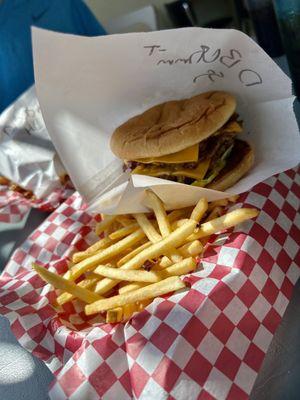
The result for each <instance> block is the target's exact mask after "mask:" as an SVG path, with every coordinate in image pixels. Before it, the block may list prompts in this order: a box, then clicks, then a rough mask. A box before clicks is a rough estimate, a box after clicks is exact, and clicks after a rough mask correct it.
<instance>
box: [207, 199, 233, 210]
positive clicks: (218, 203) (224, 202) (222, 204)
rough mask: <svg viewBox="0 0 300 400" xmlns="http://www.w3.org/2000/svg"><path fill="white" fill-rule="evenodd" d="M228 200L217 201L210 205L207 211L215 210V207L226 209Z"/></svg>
mask: <svg viewBox="0 0 300 400" xmlns="http://www.w3.org/2000/svg"><path fill="white" fill-rule="evenodd" d="M228 201H229V200H228V199H221V200H215V201H212V202H211V203H209V204H208V208H207V211H209V212H210V211H211V210H213V209H214V208H215V207H226V206H227V205H228Z"/></svg>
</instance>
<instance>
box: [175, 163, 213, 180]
mask: <svg viewBox="0 0 300 400" xmlns="http://www.w3.org/2000/svg"><path fill="white" fill-rule="evenodd" d="M209 164H210V160H209V159H208V160H204V161H202V162H200V163H199V164H198V165H197V167H196V168H193V169H192V168H184V169H178V170H176V171H174V172H173V173H172V175H175V176H185V177H187V178H193V179H196V180H200V179H203V178H204V177H205V175H206V172H207V170H208V168H209Z"/></svg>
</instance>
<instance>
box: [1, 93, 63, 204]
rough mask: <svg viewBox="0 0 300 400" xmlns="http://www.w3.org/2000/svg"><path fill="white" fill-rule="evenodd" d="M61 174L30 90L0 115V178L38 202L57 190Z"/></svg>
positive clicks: (36, 101)
mask: <svg viewBox="0 0 300 400" xmlns="http://www.w3.org/2000/svg"><path fill="white" fill-rule="evenodd" d="M63 174H65V170H64V168H63V166H62V164H61V162H60V160H59V158H58V156H57V154H56V151H55V148H54V146H53V144H52V142H51V139H50V137H49V134H48V132H47V129H46V127H45V123H44V120H43V117H42V113H41V110H40V106H39V102H38V100H37V97H36V94H35V88H34V87H31V88H30V89H28V90H27V91H26V92H25V93H23V94H22V95H21V96H20V97H19V98H18V99H17V100H16V101H15V102H14V103H13V104H12V105H11V106H9V107H8V108H7V109H6V110H5V111H4V112H3V113H2V114H1V115H0V175H3V176H5V177H6V178H8V179H9V180H11V181H12V182H13V183H16V184H17V185H19V186H21V187H22V188H24V189H26V190H30V191H32V192H33V193H34V194H35V196H36V197H37V198H41V197H45V196H46V195H48V194H49V193H51V192H52V191H53V190H54V189H56V188H57V187H59V186H60V180H59V176H60V175H63Z"/></svg>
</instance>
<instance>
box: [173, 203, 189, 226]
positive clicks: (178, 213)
mask: <svg viewBox="0 0 300 400" xmlns="http://www.w3.org/2000/svg"><path fill="white" fill-rule="evenodd" d="M191 212H192V208H191V207H186V208H180V209H179V210H173V211H171V212H170V213H169V214H168V220H169V222H170V224H172V223H173V222H174V221H177V220H178V219H181V218H187V217H188V216H189V215H191Z"/></svg>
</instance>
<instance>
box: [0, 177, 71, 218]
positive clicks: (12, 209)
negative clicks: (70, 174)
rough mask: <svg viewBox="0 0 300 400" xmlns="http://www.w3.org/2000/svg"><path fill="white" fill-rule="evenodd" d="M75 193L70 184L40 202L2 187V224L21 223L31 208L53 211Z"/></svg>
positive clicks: (0, 209) (0, 198) (0, 204)
mask: <svg viewBox="0 0 300 400" xmlns="http://www.w3.org/2000/svg"><path fill="white" fill-rule="evenodd" d="M73 192H74V189H73V188H72V185H71V184H70V182H68V183H66V184H65V185H63V186H61V187H59V188H57V189H56V190H54V191H53V192H52V193H50V194H49V195H48V196H46V197H45V198H43V199H39V200H29V199H26V198H25V197H24V196H23V195H22V194H21V193H18V192H15V191H12V190H10V189H9V188H8V187H7V186H1V185H0V222H5V223H16V222H19V221H21V220H22V219H23V218H24V217H25V215H26V214H27V213H28V212H29V210H30V209H31V208H38V209H40V210H42V211H53V210H55V209H56V208H57V207H58V206H59V205H60V204H61V203H62V202H63V201H65V200H66V199H67V198H68V197H69V196H71V194H72V193H73Z"/></svg>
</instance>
